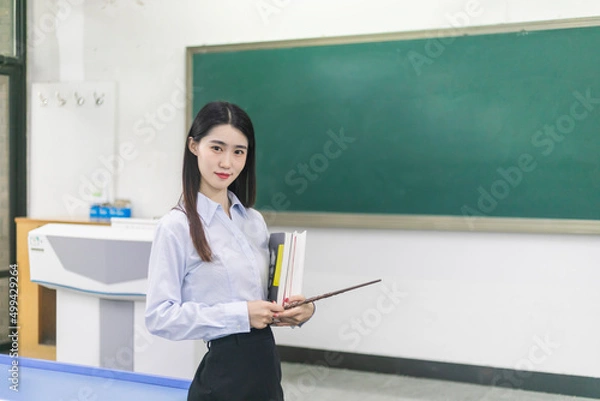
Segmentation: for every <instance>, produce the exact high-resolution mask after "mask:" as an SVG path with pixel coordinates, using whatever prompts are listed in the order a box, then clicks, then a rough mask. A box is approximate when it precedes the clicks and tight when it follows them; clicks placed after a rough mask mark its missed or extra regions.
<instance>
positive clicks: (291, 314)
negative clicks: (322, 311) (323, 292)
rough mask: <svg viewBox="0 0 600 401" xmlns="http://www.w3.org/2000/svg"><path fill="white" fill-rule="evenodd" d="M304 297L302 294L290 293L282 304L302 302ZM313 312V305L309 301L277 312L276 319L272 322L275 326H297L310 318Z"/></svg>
mask: <svg viewBox="0 0 600 401" xmlns="http://www.w3.org/2000/svg"><path fill="white" fill-rule="evenodd" d="M305 299H306V298H305V297H304V296H302V295H292V296H291V297H289V298H288V299H287V300H285V301H284V302H283V306H284V307H285V306H286V305H289V304H293V303H295V302H302V301H304V300H305ZM313 313H315V305H314V304H313V303H312V302H309V303H307V304H304V305H300V306H295V307H293V308H290V309H287V310H285V311H283V312H280V313H278V314H277V320H276V322H275V323H274V324H275V326H298V325H299V324H302V323H304V322H306V321H307V320H308V319H310V318H311V317H312V315H313Z"/></svg>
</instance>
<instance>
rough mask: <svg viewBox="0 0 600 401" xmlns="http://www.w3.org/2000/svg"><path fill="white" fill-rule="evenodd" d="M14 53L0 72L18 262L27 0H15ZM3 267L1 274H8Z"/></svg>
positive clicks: (23, 192) (23, 210) (23, 202)
mask: <svg viewBox="0 0 600 401" xmlns="http://www.w3.org/2000/svg"><path fill="white" fill-rule="evenodd" d="M13 6H14V42H15V45H14V49H15V55H14V56H6V55H0V75H5V76H8V80H9V96H8V102H9V110H8V115H9V131H8V142H9V149H8V152H9V160H8V163H9V184H8V185H9V237H10V244H9V260H10V263H11V264H13V263H16V224H15V218H16V217H18V216H26V215H27V134H26V119H27V117H26V116H27V86H26V53H27V46H26V38H27V36H26V2H25V1H24V0H14V1H13ZM8 267H9V266H2V268H3V269H6V270H4V271H3V270H0V277H7V276H8V274H9V273H8Z"/></svg>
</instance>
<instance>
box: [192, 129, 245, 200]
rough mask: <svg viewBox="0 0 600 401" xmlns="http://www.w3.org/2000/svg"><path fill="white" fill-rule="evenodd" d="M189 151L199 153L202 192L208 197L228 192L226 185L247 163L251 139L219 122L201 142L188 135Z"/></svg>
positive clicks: (197, 154)
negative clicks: (249, 140)
mask: <svg viewBox="0 0 600 401" xmlns="http://www.w3.org/2000/svg"><path fill="white" fill-rule="evenodd" d="M188 141H189V143H188V147H189V148H190V151H191V152H192V153H194V154H195V155H196V156H197V157H198V169H199V171H200V175H201V177H202V178H201V181H200V192H202V193H203V194H204V195H206V196H207V197H208V198H211V199H213V198H214V197H215V196H218V195H222V194H223V192H225V193H227V188H228V187H229V185H231V183H232V182H233V181H235V179H236V178H237V177H238V176H239V175H240V173H241V172H242V170H243V169H244V166H245V165H246V157H247V154H248V139H247V138H246V136H245V135H244V134H242V132H241V131H240V130H238V129H237V128H235V127H233V126H231V125H229V124H223V125H217V126H216V127H214V128H212V129H211V130H210V131H209V132H208V134H206V136H204V137H203V138H202V139H201V140H200V142H195V141H194V140H193V139H192V138H189V139H188Z"/></svg>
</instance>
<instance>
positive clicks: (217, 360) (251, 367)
mask: <svg viewBox="0 0 600 401" xmlns="http://www.w3.org/2000/svg"><path fill="white" fill-rule="evenodd" d="M208 347H209V348H208V352H207V353H206V354H205V355H204V358H203V359H202V362H201V363H200V366H199V367H198V370H197V371H196V375H195V376H194V379H193V380H192V384H191V385H190V389H189V391H188V398H187V399H188V401H283V390H282V388H281V362H280V360H279V354H278V353H277V348H276V347H275V340H274V339H273V333H272V332H271V328H270V327H269V326H267V327H266V328H264V329H262V330H258V329H251V331H250V333H243V334H232V335H230V336H227V337H223V338H219V339H217V340H213V341H210V342H209V343H208Z"/></svg>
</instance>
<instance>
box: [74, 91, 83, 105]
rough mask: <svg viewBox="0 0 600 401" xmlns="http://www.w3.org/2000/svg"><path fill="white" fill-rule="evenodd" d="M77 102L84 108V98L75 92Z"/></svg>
mask: <svg viewBox="0 0 600 401" xmlns="http://www.w3.org/2000/svg"><path fill="white" fill-rule="evenodd" d="M75 100H76V101H77V105H78V106H83V104H84V103H85V99H84V97H83V96H79V94H78V93H77V92H75Z"/></svg>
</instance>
